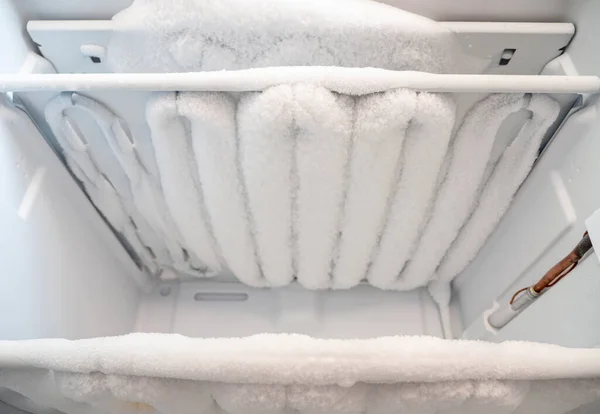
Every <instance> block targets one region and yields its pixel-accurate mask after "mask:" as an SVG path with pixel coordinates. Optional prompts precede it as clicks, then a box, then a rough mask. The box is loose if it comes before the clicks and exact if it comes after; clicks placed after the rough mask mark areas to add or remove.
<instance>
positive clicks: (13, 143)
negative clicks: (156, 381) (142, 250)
mask: <svg viewBox="0 0 600 414" xmlns="http://www.w3.org/2000/svg"><path fill="white" fill-rule="evenodd" d="M0 99H2V96H0ZM0 229H1V230H0V269H1V271H0V298H1V299H0V340H3V339H31V338H51V337H61V338H69V339H77V338H88V337H95V336H106V335H119V334H124V333H129V332H131V331H132V330H133V328H134V325H135V319H136V313H137V307H138V302H139V298H140V292H141V291H140V289H139V287H138V284H137V283H136V282H135V280H136V278H137V279H140V277H141V272H140V271H139V270H138V268H137V266H136V265H135V264H134V262H133V261H132V259H131V258H130V257H129V256H128V255H127V254H126V252H125V250H124V249H123V248H122V246H121V245H120V244H119V242H118V241H117V239H116V237H115V236H114V234H113V233H112V232H111V231H110V229H109V227H108V226H107V225H106V224H105V223H104V221H103V220H102V218H101V216H100V215H99V214H98V212H97V211H96V210H95V209H94V207H93V206H92V204H91V203H90V201H89V200H88V199H87V198H86V197H85V195H84V193H83V192H82V191H81V190H80V188H79V187H78V186H77V184H76V182H75V180H74V179H73V178H72V177H71V176H70V174H69V173H68V172H67V170H66V168H65V167H64V166H63V164H62V163H61V162H60V160H59V158H58V157H57V156H56V154H55V153H54V152H53V151H52V150H51V149H50V147H49V146H48V145H47V144H46V142H45V141H44V139H43V138H42V136H41V135H40V134H39V133H38V132H37V129H36V128H35V126H34V125H33V124H32V123H30V122H29V121H28V118H27V116H26V115H25V114H24V113H23V112H21V111H20V110H19V109H16V108H10V107H8V106H6V105H4V102H0ZM140 280H141V279H140Z"/></svg>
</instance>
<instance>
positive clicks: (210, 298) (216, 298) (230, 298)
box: [194, 292, 248, 302]
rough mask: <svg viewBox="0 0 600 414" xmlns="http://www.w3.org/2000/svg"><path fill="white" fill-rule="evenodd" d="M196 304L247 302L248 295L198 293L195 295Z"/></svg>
mask: <svg viewBox="0 0 600 414" xmlns="http://www.w3.org/2000/svg"><path fill="white" fill-rule="evenodd" d="M194 300H195V301H196V302H245V301H247V300H248V294H247V293H237V292H198V293H196V294H194Z"/></svg>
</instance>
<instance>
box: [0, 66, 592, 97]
mask: <svg viewBox="0 0 600 414" xmlns="http://www.w3.org/2000/svg"><path fill="white" fill-rule="evenodd" d="M299 82H306V83H311V84H316V85H320V86H323V87H325V88H327V89H330V90H332V91H335V92H339V93H345V94H350V95H364V94H368V93H374V92H381V91H385V90H388V89H393V88H407V89H414V90H419V91H430V92H456V93H481V92H486V93H490V92H499V93H513V92H514V93H527V92H532V93H596V92H599V91H600V77H598V76H535V75H454V74H453V75H440V74H431V73H424V72H399V71H390V70H384V69H375V68H341V67H273V68H258V69H246V70H237V71H218V72H194V73H110V74H104V73H102V74H100V73H94V74H66V73H64V74H63V73H61V74H13V75H0V92H27V91H90V90H128V91H231V92H243V91H261V90H264V89H266V88H268V87H270V86H275V85H280V84H289V83H299Z"/></svg>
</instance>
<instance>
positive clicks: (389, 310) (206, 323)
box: [136, 282, 442, 338]
mask: <svg viewBox="0 0 600 414" xmlns="http://www.w3.org/2000/svg"><path fill="white" fill-rule="evenodd" d="M198 293H200V295H198ZM224 294H228V295H224ZM232 294H233V295H232ZM246 295H247V299H246V300H240V299H242V298H244V297H246ZM223 296H229V297H230V300H224V299H223ZM198 299H199V300H198ZM136 330H137V331H139V332H175V333H179V334H183V335H187V336H192V337H231V336H235V337H237V336H246V335H253V334H258V333H265V332H271V333H282V332H283V333H303V334H308V335H312V336H315V337H321V338H369V337H376V336H386V335H431V336H438V337H440V336H442V331H441V327H440V320H439V316H438V311H437V307H436V306H435V304H434V303H433V301H432V300H431V298H430V297H429V295H428V294H427V292H426V291H425V290H423V289H419V290H414V291H411V292H389V291H387V292H386V291H381V290H378V289H375V288H373V287H370V286H367V285H361V286H357V287H355V288H353V289H350V290H339V291H307V290H306V289H304V288H302V287H300V286H299V285H290V286H288V287H285V288H280V289H272V290H270V289H254V288H250V287H248V286H245V285H242V284H240V283H219V282H190V283H181V284H180V285H178V284H175V285H163V286H159V287H157V288H156V290H155V291H154V292H152V293H151V294H149V295H146V296H144V298H143V300H142V303H141V306H140V313H139V317H138V325H137V328H136Z"/></svg>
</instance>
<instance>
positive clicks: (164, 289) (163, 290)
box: [159, 285, 171, 296]
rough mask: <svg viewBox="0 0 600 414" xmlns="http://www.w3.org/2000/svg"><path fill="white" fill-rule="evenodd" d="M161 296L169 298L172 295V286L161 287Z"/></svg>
mask: <svg viewBox="0 0 600 414" xmlns="http://www.w3.org/2000/svg"><path fill="white" fill-rule="evenodd" d="M159 293H160V296H169V295H170V294H171V286H168V285H165V286H161V287H160V290H159Z"/></svg>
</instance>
